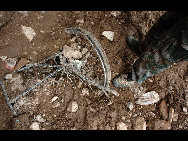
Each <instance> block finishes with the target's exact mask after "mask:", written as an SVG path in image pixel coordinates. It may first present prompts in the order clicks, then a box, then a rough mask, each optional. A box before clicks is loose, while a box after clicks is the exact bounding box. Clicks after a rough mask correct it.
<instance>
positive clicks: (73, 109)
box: [67, 101, 78, 113]
mask: <svg viewBox="0 0 188 141" xmlns="http://www.w3.org/2000/svg"><path fill="white" fill-rule="evenodd" d="M77 110H78V104H77V102H76V101H72V102H71V103H70V104H69V106H68V108H67V111H69V112H72V113H75V112H76V111H77Z"/></svg>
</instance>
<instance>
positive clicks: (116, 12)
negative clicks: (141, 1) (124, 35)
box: [111, 11, 121, 17]
mask: <svg viewBox="0 0 188 141" xmlns="http://www.w3.org/2000/svg"><path fill="white" fill-rule="evenodd" d="M111 14H112V15H113V16H114V17H116V16H119V15H120V14H121V12H120V11H112V12H111Z"/></svg>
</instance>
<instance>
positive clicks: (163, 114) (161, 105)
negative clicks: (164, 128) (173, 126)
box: [159, 100, 168, 120]
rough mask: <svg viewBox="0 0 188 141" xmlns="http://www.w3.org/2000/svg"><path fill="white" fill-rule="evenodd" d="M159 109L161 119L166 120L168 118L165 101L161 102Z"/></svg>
mask: <svg viewBox="0 0 188 141" xmlns="http://www.w3.org/2000/svg"><path fill="white" fill-rule="evenodd" d="M159 108H160V113H161V115H162V117H163V119H164V120H166V119H167V118H168V107H167V105H166V101H165V100H162V101H161V103H160V105H159Z"/></svg>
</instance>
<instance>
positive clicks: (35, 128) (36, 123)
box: [30, 122, 40, 130]
mask: <svg viewBox="0 0 188 141" xmlns="http://www.w3.org/2000/svg"><path fill="white" fill-rule="evenodd" d="M30 128H31V130H40V128H39V123H38V122H32V124H31V126H30Z"/></svg>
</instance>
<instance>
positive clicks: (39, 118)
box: [35, 115, 45, 122]
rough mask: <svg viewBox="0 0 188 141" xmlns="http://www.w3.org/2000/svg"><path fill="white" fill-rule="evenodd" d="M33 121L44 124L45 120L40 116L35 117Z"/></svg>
mask: <svg viewBox="0 0 188 141" xmlns="http://www.w3.org/2000/svg"><path fill="white" fill-rule="evenodd" d="M35 120H36V121H38V122H45V120H44V119H43V118H42V117H41V115H37V116H36V117H35Z"/></svg>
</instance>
